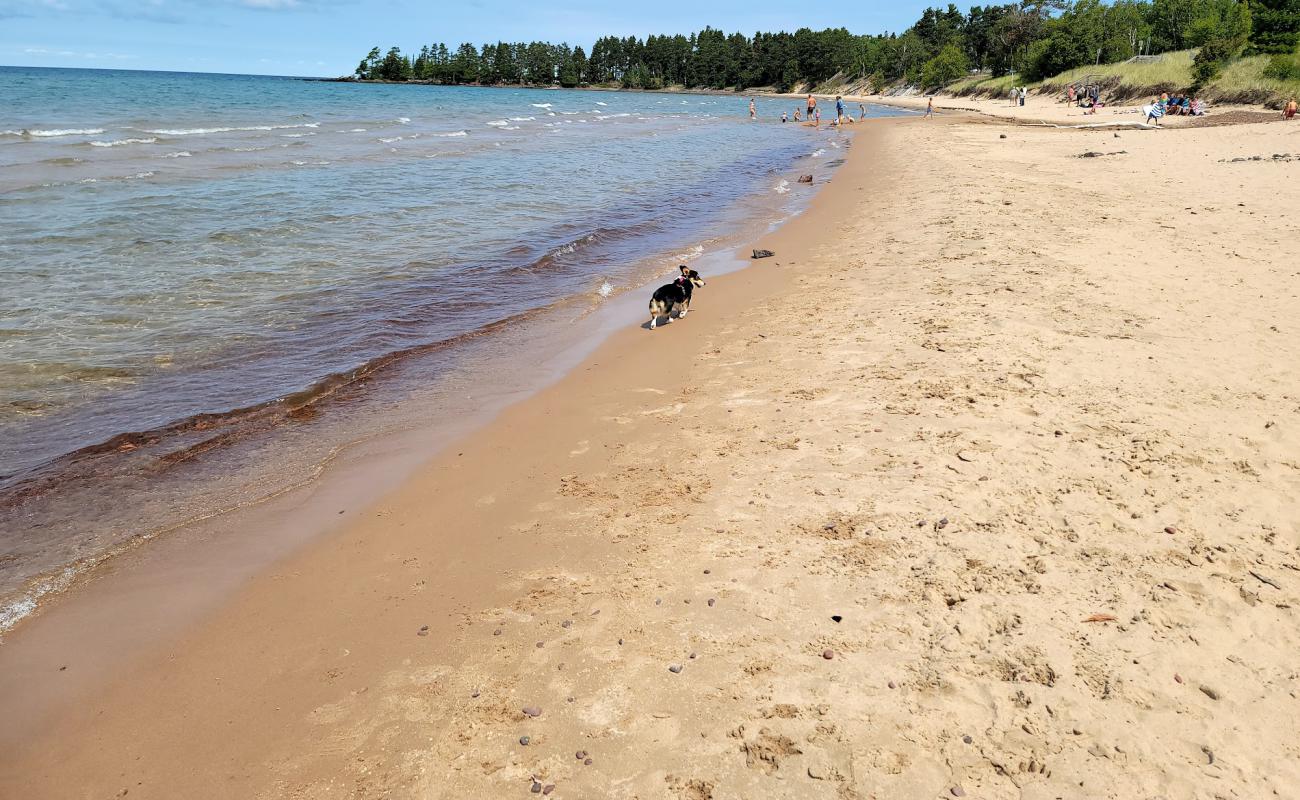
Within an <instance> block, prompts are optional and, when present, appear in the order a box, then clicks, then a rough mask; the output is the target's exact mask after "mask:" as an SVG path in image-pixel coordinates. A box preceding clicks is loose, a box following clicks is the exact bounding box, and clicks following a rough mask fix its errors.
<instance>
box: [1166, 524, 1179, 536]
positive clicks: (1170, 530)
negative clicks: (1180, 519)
mask: <svg viewBox="0 0 1300 800" xmlns="http://www.w3.org/2000/svg"><path fill="white" fill-rule="evenodd" d="M1165 533H1167V534H1169V535H1170V536H1173V535H1174V534H1175V533H1178V529H1177V528H1175V527H1174V526H1173V525H1166V526H1165Z"/></svg>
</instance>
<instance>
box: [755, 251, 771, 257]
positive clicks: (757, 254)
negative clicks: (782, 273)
mask: <svg viewBox="0 0 1300 800" xmlns="http://www.w3.org/2000/svg"><path fill="white" fill-rule="evenodd" d="M774 255H776V253H773V252H772V251H771V250H755V251H754V258H771V257H772V256H774Z"/></svg>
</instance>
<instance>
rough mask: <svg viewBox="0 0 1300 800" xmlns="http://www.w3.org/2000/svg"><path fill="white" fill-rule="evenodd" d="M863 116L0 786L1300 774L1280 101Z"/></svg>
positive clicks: (803, 793) (741, 787) (30, 755)
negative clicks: (660, 294)
mask: <svg viewBox="0 0 1300 800" xmlns="http://www.w3.org/2000/svg"><path fill="white" fill-rule="evenodd" d="M859 128H860V130H859V132H858V134H857V136H856V137H855V142H854V146H853V148H852V149H851V155H850V157H849V160H848V163H847V164H846V165H845V166H844V167H843V168H842V169H841V171H840V172H839V173H837V175H836V178H835V180H834V181H833V182H832V183H831V184H830V185H829V186H828V187H827V188H826V189H825V190H823V191H822V192H821V193H820V194H819V195H818V196H817V198H816V199H815V200H814V202H813V205H812V207H811V208H810V209H809V211H808V212H807V213H805V214H804V215H803V216H801V217H799V218H798V219H796V220H795V221H793V222H792V223H790V224H789V225H787V226H785V227H783V228H782V229H781V230H779V231H777V232H776V233H775V234H772V235H770V236H768V237H764V238H762V239H760V240H758V241H756V242H755V246H758V247H764V248H767V249H771V250H774V251H775V252H776V254H777V255H776V257H775V258H772V259H768V260H765V261H763V262H761V263H760V264H759V265H758V266H756V267H754V268H752V269H749V270H745V271H743V272H740V273H737V274H735V275H732V276H727V277H726V278H724V279H719V280H716V281H714V280H710V281H709V285H708V287H707V288H705V289H703V290H701V291H700V293H699V294H698V295H697V297H696V302H695V303H694V304H693V309H692V311H693V313H692V314H691V315H690V317H688V318H687V319H685V320H682V321H680V322H674V323H672V324H671V325H668V326H667V327H666V328H664V329H663V330H659V331H656V332H654V333H653V334H651V333H648V332H647V331H645V330H641V329H629V330H628V331H626V332H624V333H623V334H619V335H616V336H615V337H613V339H611V341H610V342H609V343H608V344H607V345H606V346H604V347H603V348H602V349H601V350H599V351H598V352H597V353H596V354H595V355H594V356H593V358H592V359H591V361H590V362H589V363H588V364H587V365H586V366H585V367H584V368H583V369H580V370H577V371H575V372H574V373H573V374H572V375H570V376H569V377H568V378H566V379H565V380H563V381H561V382H560V383H559V384H557V385H556V386H554V387H552V388H551V389H549V390H547V391H546V392H544V393H542V394H540V395H538V396H537V397H535V398H532V399H530V400H528V401H525V402H524V403H522V404H520V405H519V406H516V407H515V408H513V409H511V410H510V411H509V412H508V413H507V414H505V415H504V416H503V417H502V418H501V419H500V420H499V421H498V422H497V423H495V424H493V425H491V426H489V427H488V428H487V429H485V430H483V431H481V432H480V433H478V434H475V435H473V436H471V437H469V438H468V439H467V440H466V441H465V442H464V444H463V446H461V447H458V448H455V452H453V453H449V454H448V456H447V457H446V458H444V459H441V460H439V461H437V462H435V463H434V464H432V465H431V466H430V467H429V468H428V469H427V470H425V471H424V472H423V473H421V474H420V475H419V476H417V477H416V478H414V479H413V480H412V481H410V482H409V483H408V484H407V485H406V486H404V487H403V488H402V489H400V490H399V491H397V492H395V493H394V494H393V495H391V496H390V497H388V498H386V499H385V500H384V501H383V502H382V503H380V504H379V505H378V506H376V507H374V508H371V509H366V510H360V509H358V510H356V517H357V518H356V521H355V522H353V523H352V525H351V527H349V528H348V529H347V530H345V531H344V532H343V533H341V534H339V535H338V536H336V537H334V538H332V539H330V540H329V541H327V542H325V543H323V544H321V545H320V546H317V547H314V548H312V549H311V550H310V551H308V552H307V553H305V554H303V555H301V556H300V557H297V558H294V559H292V560H291V561H289V562H286V563H284V564H282V565H280V566H279V567H278V568H277V569H276V570H275V571H274V574H271V575H267V576H265V577H263V578H261V579H259V580H257V581H254V582H253V583H252V584H251V585H250V586H249V587H248V588H247V590H246V591H244V592H243V593H242V594H241V595H240V596H239V598H238V599H237V600H236V601H235V602H233V603H232V604H231V605H230V607H229V608H227V609H225V610H223V611H222V612H221V613H220V614H218V615H216V616H215V617H214V618H213V619H212V620H210V621H209V622H207V623H205V624H204V625H202V626H201V627H199V628H198V629H196V630H195V631H193V633H192V634H191V635H190V636H188V637H187V638H186V639H185V640H184V641H183V642H181V643H179V644H178V645H176V646H175V647H174V648H171V649H170V650H169V652H168V653H166V654H165V655H162V656H159V657H157V658H156V659H154V660H152V661H150V662H148V663H144V664H142V665H141V666H140V667H139V669H137V670H136V671H135V672H134V673H133V674H132V675H130V676H128V677H126V678H123V679H122V680H119V681H117V682H115V683H114V684H113V685H111V686H109V687H107V688H105V689H104V690H103V691H102V692H100V693H98V694H97V695H96V696H94V697H93V698H90V699H89V700H87V701H86V702H85V703H84V704H83V705H81V706H80V707H79V708H77V709H76V710H74V711H72V712H71V713H69V714H68V715H67V716H66V717H65V718H63V719H61V720H60V721H59V722H58V723H57V724H56V725H55V726H54V727H53V728H51V729H50V730H49V731H46V732H45V733H43V734H42V735H40V736H37V737H34V738H32V739H31V740H30V741H29V742H28V744H27V746H25V747H22V748H19V749H16V750H10V751H8V752H5V753H4V754H3V755H0V795H3V796H18V797H68V796H103V795H112V794H113V793H115V792H116V793H120V792H123V791H129V794H130V796H131V797H133V798H134V797H173V796H187V797H216V796H234V795H237V796H246V797H266V798H270V797H283V796H311V797H325V798H330V797H340V798H342V797H351V796H379V795H390V796H402V797H405V796H421V797H467V796H494V797H513V796H519V797H524V796H529V793H530V791H536V792H547V793H551V794H552V795H553V796H556V797H565V796H570V797H581V796H609V797H629V798H630V797H663V796H666V797H674V798H709V797H717V798H722V797H755V796H762V797H778V798H780V797H791V798H793V797H842V798H871V797H925V796H931V797H933V796H939V795H940V794H944V795H948V796H974V797H985V798H1051V797H1074V796H1089V797H1099V796H1100V797H1143V796H1153V795H1164V796H1171V797H1191V798H1210V797H1234V796H1235V797H1268V796H1278V797H1284V796H1289V795H1291V794H1292V793H1293V792H1292V789H1293V787H1294V786H1296V785H1297V784H1298V783H1300V768H1297V766H1296V765H1297V764H1300V759H1298V758H1297V756H1298V755H1300V753H1298V752H1297V745H1296V742H1297V740H1298V739H1300V737H1298V736H1297V734H1300V723H1297V720H1300V700H1297V698H1296V696H1295V687H1294V663H1293V660H1294V653H1295V652H1296V651H1297V648H1300V626H1297V620H1296V614H1297V607H1300V597H1298V596H1297V595H1298V594H1300V556H1298V555H1297V553H1298V548H1300V530H1298V529H1297V522H1296V519H1295V515H1294V501H1293V498H1294V497H1295V496H1296V494H1297V491H1300V462H1297V460H1296V457H1295V453H1296V452H1300V433H1298V432H1297V423H1298V422H1300V420H1297V411H1298V409H1297V399H1296V398H1297V391H1298V387H1300V377H1298V376H1297V375H1296V367H1295V364H1297V363H1300V340H1297V338H1296V336H1295V333H1296V331H1295V330H1293V328H1294V323H1293V322H1292V321H1291V320H1292V318H1293V317H1294V314H1292V313H1290V310H1291V309H1293V308H1294V305H1295V302H1296V296H1297V294H1300V270H1297V268H1296V266H1295V265H1294V263H1293V262H1292V260H1291V259H1290V255H1289V254H1290V252H1291V251H1292V249H1293V248H1291V247H1290V246H1289V243H1288V242H1287V241H1286V240H1285V239H1284V237H1286V236H1288V235H1289V234H1288V233H1287V227H1286V221H1287V220H1288V219H1291V218H1294V216H1295V215H1296V214H1297V213H1298V212H1300V181H1297V180H1296V179H1295V177H1296V173H1295V169H1296V164H1295V163H1294V162H1293V161H1286V160H1280V161H1279V160H1273V159H1269V160H1267V161H1250V160H1247V161H1238V160H1234V159H1239V158H1242V157H1252V156H1254V155H1257V154H1264V155H1269V154H1272V153H1274V152H1278V153H1281V152H1284V151H1285V150H1286V148H1287V143H1288V142H1289V139H1288V138H1287V134H1289V132H1290V129H1289V128H1287V127H1284V126H1281V125H1254V126H1240V127H1236V128H1233V129H1231V130H1229V129H1226V128H1211V129H1198V130H1178V131H1170V132H1169V133H1167V134H1152V133H1148V132H1131V133H1130V132H1124V133H1121V138H1120V139H1118V140H1117V139H1115V138H1114V136H1113V134H1112V133H1111V132H1109V131H1107V132H1097V131H1071V130H1055V129H1035V128H1026V127H1010V126H1005V125H998V124H994V123H992V122H990V121H988V120H985V119H978V118H955V117H949V118H948V119H946V120H938V121H924V120H919V119H911V120H901V121H879V122H875V123H873V124H871V125H865V126H859ZM1003 136H1005V137H1006V138H1002V137H1003ZM1086 152H1098V153H1102V155H1101V156H1098V157H1092V158H1088V159H1081V158H1079V157H1080V156H1081V155H1082V154H1084V153H1086ZM706 277H707V276H706ZM178 709H184V711H183V712H178V711H177V710H178ZM552 786H553V787H555V788H554V789H551V788H550V787H552ZM218 787H219V788H218Z"/></svg>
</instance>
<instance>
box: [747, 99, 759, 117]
mask: <svg viewBox="0 0 1300 800" xmlns="http://www.w3.org/2000/svg"><path fill="white" fill-rule="evenodd" d="M749 118H750V119H758V109H756V108H754V98H752V97H751V98H749Z"/></svg>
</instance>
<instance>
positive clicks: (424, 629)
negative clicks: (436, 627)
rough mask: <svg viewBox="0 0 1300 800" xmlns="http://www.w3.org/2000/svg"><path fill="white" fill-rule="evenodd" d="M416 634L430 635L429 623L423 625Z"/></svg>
mask: <svg viewBox="0 0 1300 800" xmlns="http://www.w3.org/2000/svg"><path fill="white" fill-rule="evenodd" d="M415 635H416V636H428V635H429V626H428V625H424V626H422V627H421V628H420V629H419V630H418V631H416V632H415Z"/></svg>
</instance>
